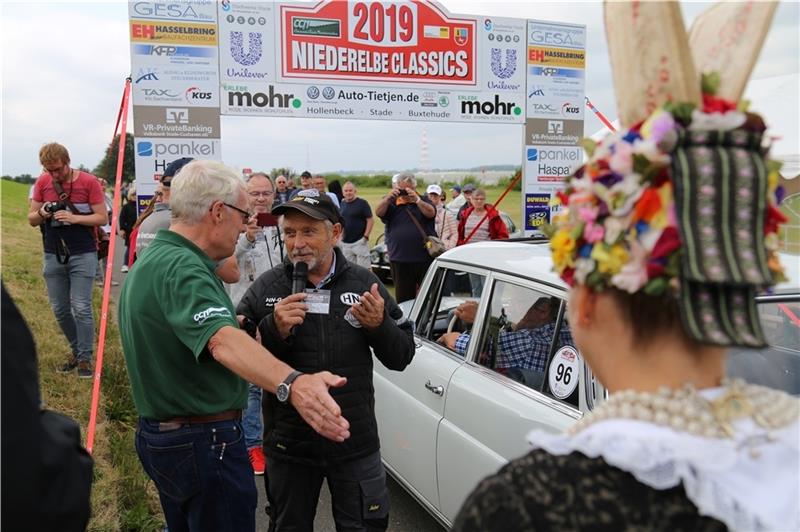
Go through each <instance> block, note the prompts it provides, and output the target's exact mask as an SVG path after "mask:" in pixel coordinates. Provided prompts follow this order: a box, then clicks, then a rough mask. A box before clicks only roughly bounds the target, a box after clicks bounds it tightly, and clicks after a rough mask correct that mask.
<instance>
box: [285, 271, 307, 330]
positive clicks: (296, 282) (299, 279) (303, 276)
mask: <svg viewBox="0 0 800 532" xmlns="http://www.w3.org/2000/svg"><path fill="white" fill-rule="evenodd" d="M307 282H308V264H306V263H305V262H303V261H300V262H298V263H297V264H295V265H294V269H293V270H292V293H293V294H299V293H301V292H303V291H304V290H305V289H306V283H307ZM296 331H297V325H295V326H294V327H292V329H291V331H289V334H290V335H291V336H294V333H295V332H296Z"/></svg>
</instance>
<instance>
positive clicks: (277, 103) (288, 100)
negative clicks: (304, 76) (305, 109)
mask: <svg viewBox="0 0 800 532" xmlns="http://www.w3.org/2000/svg"><path fill="white" fill-rule="evenodd" d="M228 105H229V106H231V107H270V108H273V107H279V108H284V109H285V108H288V107H289V105H291V106H292V107H294V108H295V109H299V108H300V106H301V105H303V102H301V101H300V99H299V98H295V97H294V94H282V93H280V92H277V91H275V87H274V86H273V85H270V86H269V92H268V93H265V92H249V91H231V92H229V93H228Z"/></svg>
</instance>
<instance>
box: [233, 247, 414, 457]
mask: <svg viewBox="0 0 800 532" xmlns="http://www.w3.org/2000/svg"><path fill="white" fill-rule="evenodd" d="M334 252H335V253H336V267H335V271H334V274H333V276H332V277H331V279H330V280H329V281H327V282H326V283H325V285H324V286H323V287H322V289H323V290H330V291H331V298H330V309H329V313H328V314H327V315H322V314H310V313H307V314H306V317H305V321H304V322H303V323H302V324H301V325H299V326H298V327H296V329H295V331H294V334H293V335H292V336H290V337H289V338H288V339H287V340H286V341H283V340H281V339H280V337H279V336H278V332H277V328H276V326H275V319H274V315H273V309H274V306H275V303H277V302H278V301H280V300H281V299H282V298H284V297H286V296H288V295H290V294H291V292H292V269H293V267H292V264H291V263H289V262H284V263H282V264H281V265H279V266H276V267H275V268H273V269H272V270H270V271H268V272H266V273H264V274H263V275H261V276H260V277H259V278H258V279H256V281H255V282H254V283H253V284H252V286H251V287H250V289H249V290H248V291H247V293H245V295H244V296H243V297H242V299H241V301H240V302H239V306H238V308H237V309H236V312H237V314H243V315H245V316H247V317H248V318H250V319H251V320H253V321H255V322H256V323H258V327H259V330H260V332H261V341H262V343H263V344H264V346H265V347H266V348H267V349H269V350H270V351H271V352H272V354H274V355H275V356H276V357H278V358H279V359H281V360H283V361H285V362H286V363H287V364H289V365H291V366H292V367H294V368H295V369H297V370H300V371H302V372H304V373H314V372H317V371H323V370H328V371H330V372H332V373H335V374H337V375H341V376H343V377H347V384H346V385H345V386H344V387H342V388H331V390H330V392H331V395H332V396H333V398H334V399H335V400H336V402H337V403H338V404H339V406H340V407H341V409H342V413H343V415H344V417H345V418H346V419H347V420H348V421H349V422H350V438H348V439H347V440H345V441H344V442H342V443H336V442H333V441H330V440H328V439H326V438H324V437H322V436H320V435H318V434H317V433H316V432H314V430H313V429H312V428H311V427H310V426H309V425H308V424H306V422H305V421H303V418H302V417H300V414H298V413H297V411H296V410H295V409H294V407H293V406H291V405H290V404H281V403H279V402H278V400H277V399H276V397H275V396H274V395H273V394H269V393H266V394H264V399H263V410H264V446H265V450H266V452H267V454H270V455H272V456H275V457H280V458H283V459H286V460H291V461H298V462H303V463H308V464H312V465H314V464H320V463H321V462H322V461H323V460H324V461H327V462H343V461H348V460H352V459H355V458H359V457H362V456H366V455H368V454H371V453H373V452H375V451H377V450H379V449H380V442H379V440H378V427H377V423H376V421H375V398H374V392H375V390H374V388H373V385H372V352H373V351H374V353H375V356H376V357H377V358H378V360H380V361H381V363H382V364H383V365H384V366H386V367H387V368H389V369H393V370H398V371H400V370H403V369H405V367H406V366H407V365H408V364H409V363H410V362H411V359H412V358H413V357H414V338H413V331H412V327H411V323H409V322H407V321H405V320H404V319H403V316H402V311H401V310H400V308H399V307H398V306H397V303H395V301H394V299H393V298H392V297H391V296H390V295H389V293H388V292H387V291H386V287H384V286H383V284H382V283H381V282H380V281H379V280H378V278H377V277H375V275H374V274H373V273H372V272H370V271H369V270H367V269H365V268H362V267H360V266H357V265H355V264H352V263H349V262H347V260H346V259H345V258H344V256H343V255H342V252H341V251H340V250H339V248H334ZM373 283H378V287H379V291H380V293H381V295H382V296H383V298H384V300H385V314H384V320H383V323H382V324H381V325H380V326H379V327H378V328H377V329H375V330H373V331H368V330H366V329H364V328H363V327H361V326H360V325H359V324H358V322H357V321H356V320H354V319H353V318H351V317H350V315H349V314H348V313H347V312H348V310H349V309H350V305H351V304H352V303H353V302H354V301H355V300H354V296H360V295H361V294H363V293H364V292H366V291H369V289H370V287H371V286H372V284H373ZM308 288H313V286H311V285H308ZM351 323H355V325H352V324H351ZM370 348H372V351H371V350H370Z"/></svg>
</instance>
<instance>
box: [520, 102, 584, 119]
mask: <svg viewBox="0 0 800 532" xmlns="http://www.w3.org/2000/svg"><path fill="white" fill-rule="evenodd" d="M583 107H584V105H583V98H582V97H581V99H571V100H565V99H563V98H543V97H534V98H528V116H531V117H534V116H535V117H540V118H569V119H574V120H582V119H583Z"/></svg>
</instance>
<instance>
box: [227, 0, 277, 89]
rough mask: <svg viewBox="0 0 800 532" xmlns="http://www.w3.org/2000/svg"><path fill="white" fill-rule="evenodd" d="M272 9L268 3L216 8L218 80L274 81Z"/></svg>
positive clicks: (273, 24) (273, 10)
mask: <svg viewBox="0 0 800 532" xmlns="http://www.w3.org/2000/svg"><path fill="white" fill-rule="evenodd" d="M274 34H275V8H274V5H273V4H272V3H271V2H239V1H228V2H221V3H220V4H219V54H220V55H219V62H220V79H222V80H223V81H232V82H237V81H239V82H248V81H267V82H269V81H273V82H274V81H275V56H276V55H277V53H276V50H275V35H274Z"/></svg>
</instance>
